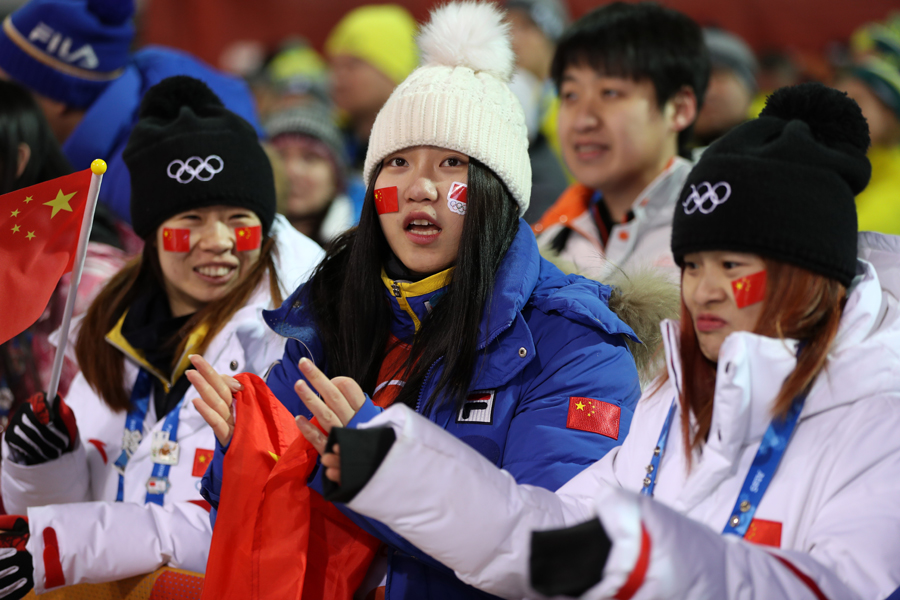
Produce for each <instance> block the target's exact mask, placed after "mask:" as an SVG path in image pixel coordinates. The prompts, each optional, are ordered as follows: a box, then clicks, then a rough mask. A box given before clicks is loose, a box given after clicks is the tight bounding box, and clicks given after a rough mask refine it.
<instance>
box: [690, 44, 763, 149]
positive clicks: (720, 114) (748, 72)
mask: <svg viewBox="0 0 900 600" xmlns="http://www.w3.org/2000/svg"><path fill="white" fill-rule="evenodd" d="M703 41H705V42H706V49H707V50H708V51H709V61H710V66H711V70H710V73H709V85H708V86H707V88H706V97H705V98H704V100H703V108H701V109H700V113H699V114H698V115H697V122H696V123H695V124H694V144H695V145H696V146H697V147H705V146H709V145H710V144H711V143H712V142H713V141H715V140H717V139H719V138H720V137H722V136H723V135H724V134H725V133H727V132H728V131H730V130H731V129H732V128H733V127H735V126H737V125H740V124H741V123H743V122H744V121H746V120H747V119H749V118H750V117H751V115H750V107H751V105H752V104H753V100H754V98H755V97H756V92H757V89H758V87H757V83H756V73H757V71H758V69H759V67H758V63H757V61H756V57H755V56H754V55H753V50H751V49H750V46H748V45H747V44H746V42H744V40H742V39H741V38H739V37H738V36H737V35H735V34H733V33H731V32H728V31H725V30H723V29H715V28H707V29H704V30H703Z"/></svg>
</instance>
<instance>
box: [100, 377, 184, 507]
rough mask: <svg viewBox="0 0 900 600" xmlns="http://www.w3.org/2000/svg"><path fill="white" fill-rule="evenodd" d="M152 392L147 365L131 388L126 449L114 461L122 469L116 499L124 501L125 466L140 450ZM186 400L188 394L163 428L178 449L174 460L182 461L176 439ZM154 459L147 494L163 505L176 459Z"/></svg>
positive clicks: (164, 433) (155, 502)
mask: <svg viewBox="0 0 900 600" xmlns="http://www.w3.org/2000/svg"><path fill="white" fill-rule="evenodd" d="M152 393H153V380H152V375H151V374H150V373H149V372H148V371H147V370H146V369H141V370H140V371H139V372H138V376H137V380H136V381H135V382H134V387H133V388H132V390H131V410H130V411H128V415H127V416H126V417H125V433H124V434H123V437H122V452H121V453H120V454H119V458H118V459H116V462H115V465H114V466H115V468H116V471H118V473H119V489H118V492H117V494H116V502H122V501H123V499H124V496H125V467H126V466H127V465H128V461H129V460H130V459H131V457H132V456H133V455H134V453H135V452H136V451H137V449H138V447H139V446H140V444H141V440H142V439H143V437H144V420H145V419H146V418H147V411H148V410H149V409H150V397H151V395H152ZM182 404H184V398H182V399H181V400H179V401H178V404H177V405H176V406H175V408H173V409H172V410H170V411H169V414H167V415H166V419H165V421H164V422H163V425H162V431H161V434H162V435H163V437H164V438H165V440H164V441H170V442H171V443H170V444H169V446H170V447H171V448H172V449H173V450H174V454H169V456H171V457H173V458H174V462H177V461H178V444H177V442H175V440H177V439H178V420H179V416H180V414H181V406H182ZM151 452H152V451H151ZM152 460H153V472H152V473H151V475H150V479H148V480H147V495H146V496H145V498H144V502H145V503H148V502H152V503H154V504H159V505H162V504H163V501H164V499H165V494H166V492H167V491H168V489H169V470H170V469H171V465H172V464H174V462H172V461H171V460H169V461H167V462H159V461H158V459H157V458H153V459H152Z"/></svg>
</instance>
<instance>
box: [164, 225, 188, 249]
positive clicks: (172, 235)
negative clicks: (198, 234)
mask: <svg viewBox="0 0 900 600" xmlns="http://www.w3.org/2000/svg"><path fill="white" fill-rule="evenodd" d="M163 250H165V251H166V252H190V251H191V230H190V229H173V228H171V227H164V228H163Z"/></svg>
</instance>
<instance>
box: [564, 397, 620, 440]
mask: <svg viewBox="0 0 900 600" xmlns="http://www.w3.org/2000/svg"><path fill="white" fill-rule="evenodd" d="M621 413H622V409H621V408H619V407H618V406H616V405H615V404H611V403H609V402H603V401H602V400H594V399H593V398H579V397H576V396H573V397H571V398H569V415H568V417H567V419H566V427H568V428H569V429H578V430H580V431H590V432H591V433H599V434H600V435H605V436H606V437H609V438H612V439H614V440H617V439H619V416H620V415H621Z"/></svg>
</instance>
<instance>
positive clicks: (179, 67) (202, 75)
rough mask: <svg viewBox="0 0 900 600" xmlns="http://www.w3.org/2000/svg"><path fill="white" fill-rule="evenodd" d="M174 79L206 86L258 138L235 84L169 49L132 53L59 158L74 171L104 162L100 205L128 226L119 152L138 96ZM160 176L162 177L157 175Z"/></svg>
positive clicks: (248, 103) (251, 108) (247, 97)
mask: <svg viewBox="0 0 900 600" xmlns="http://www.w3.org/2000/svg"><path fill="white" fill-rule="evenodd" d="M175 75H188V76H190V77H194V78H196V79H200V80H201V81H203V82H204V83H206V85H208V86H209V87H210V89H212V91H214V92H215V93H216V95H217V96H218V97H219V99H221V100H222V103H223V104H224V105H225V106H226V107H227V108H228V109H229V110H231V111H232V112H234V113H236V114H238V115H240V116H242V117H244V118H245V119H247V121H249V122H250V124H251V125H253V126H254V127H255V128H256V130H257V132H259V133H260V134H262V129H261V128H260V126H259V122H258V119H257V116H256V108H255V104H254V101H253V96H252V95H251V93H250V88H248V87H247V84H245V83H244V82H243V81H241V80H240V79H237V78H235V77H232V76H230V75H226V74H225V73H220V72H218V71H216V70H214V69H213V68H212V67H210V66H208V65H205V64H203V63H201V62H200V61H199V60H197V59H196V58H194V57H192V56H190V55H188V54H184V53H182V52H179V51H177V50H171V49H169V48H161V47H153V46H150V47H147V48H144V49H142V50H140V51H138V52H136V53H134V54H133V55H132V56H131V60H130V62H129V63H128V65H127V66H126V67H125V72H124V73H122V75H121V76H120V77H119V78H118V79H116V80H115V81H113V82H112V83H110V84H109V87H107V88H106V89H105V90H104V91H103V93H102V94H100V96H99V97H98V98H97V100H95V101H94V103H93V104H91V106H90V108H89V109H88V110H87V112H86V113H85V115H84V118H83V119H82V120H81V123H79V124H78V127H76V128H75V131H73V132H72V135H70V136H69V139H67V140H66V142H65V144H63V152H64V153H65V155H66V157H67V158H68V159H69V162H70V163H72V167H73V168H74V169H76V170H81V169H87V168H88V167H90V166H91V161H93V160H94V159H95V158H102V159H103V160H105V161H106V164H107V165H108V169H107V171H106V175H104V176H103V185H102V186H101V188H100V202H102V203H103V204H105V205H106V206H107V207H109V209H110V210H112V212H113V213H114V214H115V215H116V217H118V218H119V219H122V220H123V221H125V222H126V223H129V224H130V223H131V207H130V200H131V177H130V176H129V174H128V168H127V167H126V166H125V162H124V161H123V160H122V151H123V150H125V144H126V143H127V142H128V136H129V135H130V134H131V130H132V129H133V128H134V125H135V123H137V120H138V108H139V107H140V104H141V99H142V98H143V97H144V94H145V93H147V90H149V89H150V88H151V87H153V86H154V85H156V84H157V83H159V82H160V81H162V80H163V79H165V78H166V77H173V76H175ZM173 158H177V157H173ZM162 176H164V173H160V177H162Z"/></svg>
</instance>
